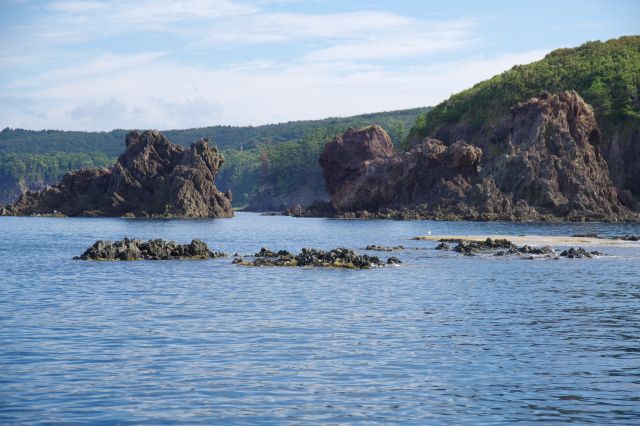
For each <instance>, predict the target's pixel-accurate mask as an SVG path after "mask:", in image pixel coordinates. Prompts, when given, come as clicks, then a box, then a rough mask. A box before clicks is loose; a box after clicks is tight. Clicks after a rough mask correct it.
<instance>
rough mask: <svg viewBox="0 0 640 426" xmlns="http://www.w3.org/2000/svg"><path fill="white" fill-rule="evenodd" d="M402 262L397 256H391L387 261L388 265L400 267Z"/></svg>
mask: <svg viewBox="0 0 640 426" xmlns="http://www.w3.org/2000/svg"><path fill="white" fill-rule="evenodd" d="M401 263H402V261H401V260H400V259H398V258H397V257H395V256H391V257H390V258H388V259H387V265H400V264H401Z"/></svg>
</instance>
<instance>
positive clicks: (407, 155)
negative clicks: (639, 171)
mask: <svg viewBox="0 0 640 426" xmlns="http://www.w3.org/2000/svg"><path fill="white" fill-rule="evenodd" d="M496 123H497V124H496V128H495V129H494V131H493V133H492V134H491V135H487V137H486V138H483V139H481V140H479V143H481V145H478V144H471V143H467V142H465V141H462V140H457V141H454V142H452V143H451V144H445V143H443V142H442V141H440V140H437V139H431V138H427V139H425V140H423V141H422V142H420V143H417V144H416V145H415V146H414V147H413V148H412V149H411V150H410V151H408V152H403V153H398V154H394V153H393V149H392V146H391V143H390V141H389V138H388V136H387V135H386V134H385V133H384V131H383V130H382V129H381V128H378V127H369V128H365V129H362V130H360V131H354V130H352V129H349V130H348V131H347V132H346V133H345V134H344V135H341V136H337V137H336V138H335V139H334V140H333V141H331V142H329V143H328V144H327V145H326V146H325V148H324V151H323V153H322V155H321V157H320V165H321V167H322V169H323V173H324V177H325V183H326V187H327V191H328V192H329V195H330V196H331V204H332V205H333V207H334V208H335V209H336V214H335V215H337V216H341V217H356V218H393V219H421V218H431V219H437V220H453V219H466V220H574V221H583V220H612V221H616V220H626V219H637V218H638V215H637V214H635V213H633V212H631V211H630V210H629V208H628V207H625V205H623V204H622V203H621V202H620V200H619V197H618V193H617V191H616V189H615V187H614V185H613V183H612V182H611V179H610V177H609V173H608V169H607V164H606V162H605V160H604V158H603V157H602V155H601V153H600V146H599V141H600V130H599V128H598V125H597V123H596V119H595V116H594V113H593V110H592V108H591V107H590V106H589V105H588V104H586V103H585V102H584V100H583V99H582V98H581V97H580V96H579V95H578V94H577V93H575V92H563V93H560V94H557V95H549V94H548V93H545V94H543V95H541V96H540V97H537V98H531V99H530V100H528V101H526V102H522V103H520V104H518V105H516V106H514V107H513V108H512V109H511V111H510V113H509V115H507V116H504V117H501V118H498V119H497V121H496Z"/></svg>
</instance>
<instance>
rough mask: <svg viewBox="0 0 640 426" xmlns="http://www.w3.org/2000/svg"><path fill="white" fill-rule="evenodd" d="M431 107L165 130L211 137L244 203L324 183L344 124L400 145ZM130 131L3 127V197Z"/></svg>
mask: <svg viewBox="0 0 640 426" xmlns="http://www.w3.org/2000/svg"><path fill="white" fill-rule="evenodd" d="M426 110H428V108H414V109H408V110H401V111H390V112H381V113H373V114H364V115H358V116H353V117H341V118H327V119H324V120H315V121H295V122H289V123H281V124H270V125H265V126H256V127H252V126H248V127H232V126H213V127H204V128H199V129H186V130H168V131H163V133H164V135H165V136H167V137H168V138H169V140H171V141H172V142H174V143H177V144H181V145H184V146H189V145H190V144H191V143H193V142H195V141H197V140H198V139H200V138H209V139H211V140H212V141H213V143H214V144H215V145H216V146H218V148H219V149H220V150H221V151H222V153H223V154H224V156H225V163H224V165H223V167H222V170H221V171H220V173H219V174H218V176H217V185H218V187H219V188H220V189H221V190H223V191H226V190H227V189H231V191H232V192H233V200H234V205H235V206H244V205H246V204H247V203H248V201H249V198H250V197H251V196H252V195H253V194H255V192H256V190H257V188H258V186H260V185H263V184H270V185H273V186H274V187H275V188H276V189H277V190H278V191H284V192H287V191H291V190H293V188H294V187H295V186H296V185H297V183H296V182H300V183H306V184H307V185H311V186H316V187H317V186H318V185H320V186H322V187H323V186H324V184H323V182H322V174H321V171H320V167H319V165H318V156H319V155H320V151H321V149H322V147H323V146H324V143H325V142H326V141H327V140H329V139H331V138H332V137H333V136H335V135H336V134H337V133H341V132H344V131H345V130H346V129H347V127H353V128H361V127H365V126H368V125H371V124H374V123H375V124H379V125H381V126H382V127H384V128H385V129H386V130H387V132H389V135H390V136H391V139H392V140H393V141H394V143H396V144H399V143H400V142H401V141H402V140H403V139H404V137H405V136H406V133H407V129H408V128H409V126H411V125H412V124H413V122H414V121H415V119H416V117H418V115H420V114H421V113H423V112H424V111H426ZM126 134H127V131H126V130H113V131H111V132H66V131H58V130H42V131H32V130H24V129H4V130H2V131H1V132H0V158H2V160H0V202H8V201H10V200H11V199H12V198H14V197H15V195H16V194H17V192H18V191H19V190H20V189H24V188H26V187H28V186H38V185H41V184H43V183H54V182H56V181H57V180H59V179H60V177H62V175H63V174H64V172H66V171H67V170H71V169H76V168H79V167H97V166H104V165H108V164H112V163H113V162H115V158H116V157H117V156H118V155H119V154H120V153H122V152H123V151H124V148H125V144H124V143H125V142H124V141H125V136H126ZM261 154H264V157H265V160H264V161H263V162H262V163H264V164H261V160H260V156H261ZM100 156H102V157H100ZM261 166H262V167H261Z"/></svg>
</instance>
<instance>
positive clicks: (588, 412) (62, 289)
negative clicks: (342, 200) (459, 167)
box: [0, 213, 640, 424]
mask: <svg viewBox="0 0 640 426" xmlns="http://www.w3.org/2000/svg"><path fill="white" fill-rule="evenodd" d="M428 230H431V231H432V233H433V234H460V235H463V234H487V233H497V234H511V235H521V234H540V235H571V234H573V233H584V232H597V233H599V234H605V235H607V234H608V235H615V234H626V233H633V234H640V226H639V225H614V224H538V223H528V224H513V223H470V222H429V221H411V222H399V221H359V220H330V219H301V218H290V217H279V216H260V215H258V214H251V213H239V214H237V216H236V217H235V218H233V219H220V220H126V219H93V218H67V219H57V218H6V217H1V218H0V242H1V244H0V423H2V424H50V423H54V424H55V423H60V424H135V423H147V424H149V423H150V424H166V423H171V424H188V423H196V424H318V423H338V424H340V423H357V424H389V423H406V424H450V423H465V424H467V423H476V424H484V423H491V424H495V423H506V424H512V423H515V422H521V423H525V424H526V423H533V422H547V423H553V424H557V423H564V422H575V423H579V424H583V423H597V424H614V423H619V424H634V423H635V424H638V423H640V278H639V275H640V266H639V265H640V263H639V261H640V244H635V245H633V244H630V245H629V247H625V248H620V247H601V248H598V250H600V251H603V252H605V253H606V254H608V256H605V257H601V258H596V259H592V260H567V259H564V260H534V261H527V260H521V259H518V258H505V257H490V256H476V257H464V256H457V255H456V254H455V253H452V252H440V251H435V250H432V248H433V247H434V246H435V245H436V243H434V242H429V241H411V240H410V238H411V237H414V236H417V235H423V234H425V233H426V232H427V231H428ZM124 236H132V237H137V238H144V239H147V238H165V239H172V240H176V241H178V242H188V241H190V240H191V239H192V238H200V239H202V240H204V241H206V242H207V243H208V244H209V246H210V247H211V248H212V249H215V250H222V251H226V252H229V253H234V252H239V253H241V254H250V253H254V252H256V251H257V250H258V249H260V247H262V246H267V247H269V248H271V249H288V250H296V251H297V250H299V249H300V248H302V247H316V248H324V249H328V248H333V247H336V246H346V247H349V248H353V249H358V251H362V250H360V249H362V248H363V247H364V246H366V245H368V244H381V245H404V246H406V247H408V248H411V249H408V250H404V251H401V252H398V253H393V255H395V256H397V257H399V258H400V259H401V260H402V261H404V262H405V263H404V264H403V265H402V266H400V267H389V268H379V269H372V270H363V271H350V270H334V269H308V268H248V267H241V266H236V265H232V264H231V259H229V258H228V259H213V260H205V261H137V262H82V261H75V260H72V257H73V256H75V255H79V254H81V253H82V252H83V251H84V250H85V249H86V248H87V247H88V246H90V245H91V244H92V243H93V242H94V241H95V240H97V239H112V240H114V239H121V238H122V237H124ZM556 248H560V247H556ZM371 254H375V253H371ZM378 254H379V255H381V256H383V257H386V256H387V253H378Z"/></svg>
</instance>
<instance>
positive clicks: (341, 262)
mask: <svg viewBox="0 0 640 426" xmlns="http://www.w3.org/2000/svg"><path fill="white" fill-rule="evenodd" d="M233 263H234V264H237V265H242V266H300V267H302V266H308V267H331V268H344V269H369V268H371V267H374V266H384V265H385V264H389V265H392V264H398V263H402V262H401V261H400V259H398V258H396V257H390V258H389V259H387V262H386V263H385V262H384V261H382V260H381V259H380V258H378V257H377V256H368V255H366V254H364V255H359V254H356V253H355V252H354V251H353V250H349V249H346V248H343V247H338V248H335V249H333V250H330V251H323V250H318V249H308V248H303V249H302V251H301V252H300V253H298V254H292V253H289V252H288V251H286V250H279V251H278V252H274V251H271V250H269V249H267V248H264V247H263V248H262V249H261V250H260V251H259V252H257V253H256V254H255V255H254V259H253V260H246V259H241V258H236V259H234V260H233Z"/></svg>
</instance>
